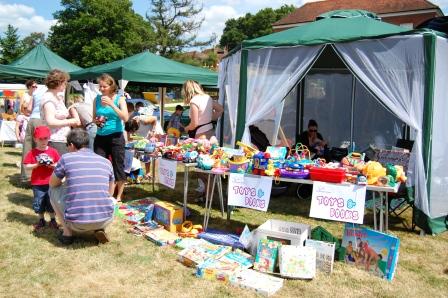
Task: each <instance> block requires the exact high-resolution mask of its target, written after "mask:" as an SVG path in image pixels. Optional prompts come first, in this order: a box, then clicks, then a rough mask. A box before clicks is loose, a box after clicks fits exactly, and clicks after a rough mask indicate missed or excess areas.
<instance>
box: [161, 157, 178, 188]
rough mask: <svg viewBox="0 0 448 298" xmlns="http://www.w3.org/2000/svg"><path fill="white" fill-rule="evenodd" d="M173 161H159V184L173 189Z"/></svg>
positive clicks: (174, 169)
mask: <svg viewBox="0 0 448 298" xmlns="http://www.w3.org/2000/svg"><path fill="white" fill-rule="evenodd" d="M176 167H177V162H176V161H175V160H167V159H163V158H161V159H159V183H160V184H163V185H165V186H167V187H169V188H172V189H174V188H175V186H176Z"/></svg>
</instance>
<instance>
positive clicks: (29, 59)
mask: <svg viewBox="0 0 448 298" xmlns="http://www.w3.org/2000/svg"><path fill="white" fill-rule="evenodd" d="M9 65H10V66H14V67H20V68H25V69H29V70H38V71H45V72H47V73H48V71H50V70H52V69H55V68H57V69H60V70H63V71H66V72H72V71H77V70H81V69H82V68H81V67H79V66H77V65H75V64H73V63H70V62H68V61H67V60H65V59H64V58H62V57H61V56H59V55H57V54H55V53H54V52H52V51H51V50H50V49H48V48H47V47H46V46H44V45H43V44H38V45H37V46H35V47H34V48H33V49H32V50H31V51H29V52H28V53H26V54H25V55H23V56H22V57H21V58H19V59H17V60H16V61H14V62H12V63H11V64H9Z"/></svg>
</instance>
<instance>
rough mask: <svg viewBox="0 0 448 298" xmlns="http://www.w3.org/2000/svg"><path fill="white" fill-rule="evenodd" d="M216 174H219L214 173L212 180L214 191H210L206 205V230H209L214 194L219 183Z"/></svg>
mask: <svg viewBox="0 0 448 298" xmlns="http://www.w3.org/2000/svg"><path fill="white" fill-rule="evenodd" d="M216 176H217V175H213V182H212V192H211V193H210V197H209V199H208V206H207V205H206V206H205V208H206V212H207V213H206V214H207V219H206V221H205V228H204V229H205V231H207V228H208V221H209V219H210V214H211V212H212V203H213V196H214V193H215V183H217V181H216Z"/></svg>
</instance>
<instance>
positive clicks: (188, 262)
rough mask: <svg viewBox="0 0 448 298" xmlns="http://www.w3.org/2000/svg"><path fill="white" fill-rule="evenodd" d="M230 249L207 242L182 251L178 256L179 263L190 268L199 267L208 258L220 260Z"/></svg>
mask: <svg viewBox="0 0 448 298" xmlns="http://www.w3.org/2000/svg"><path fill="white" fill-rule="evenodd" d="M230 249H231V248H230V247H228V246H223V245H217V244H213V243H210V242H207V241H205V242H204V243H199V244H198V245H194V246H190V247H187V248H185V249H183V250H181V251H180V252H179V253H178V254H177V256H178V260H179V262H181V263H182V264H184V265H185V266H188V267H197V266H198V265H200V264H202V263H203V262H205V260H207V259H208V258H212V259H218V258H220V257H222V256H223V255H224V254H225V253H227V252H229V251H230Z"/></svg>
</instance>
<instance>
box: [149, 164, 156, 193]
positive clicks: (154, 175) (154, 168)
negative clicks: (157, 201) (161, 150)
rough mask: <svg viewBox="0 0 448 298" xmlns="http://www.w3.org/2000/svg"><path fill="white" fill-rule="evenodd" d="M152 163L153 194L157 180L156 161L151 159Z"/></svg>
mask: <svg viewBox="0 0 448 298" xmlns="http://www.w3.org/2000/svg"><path fill="white" fill-rule="evenodd" d="M150 160H151V162H152V192H154V191H155V186H154V184H155V180H156V159H155V158H150Z"/></svg>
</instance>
